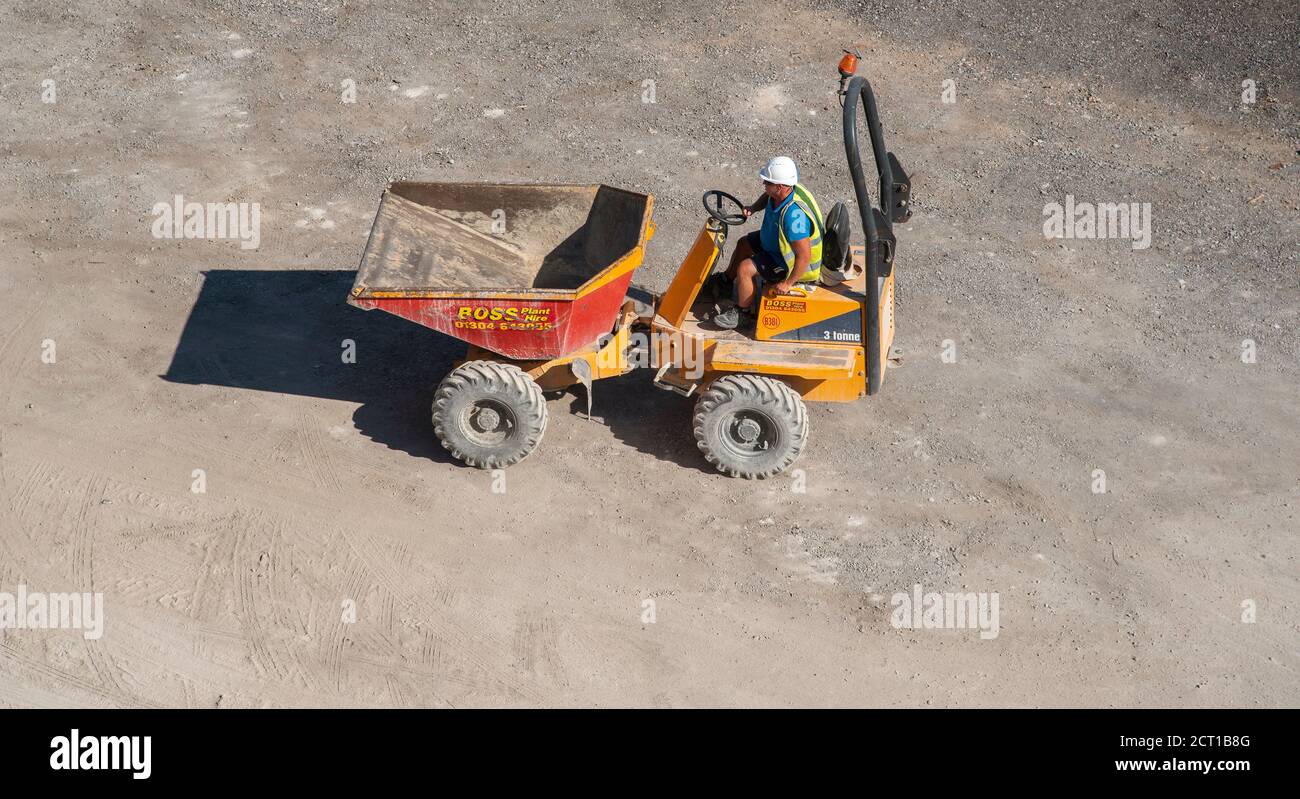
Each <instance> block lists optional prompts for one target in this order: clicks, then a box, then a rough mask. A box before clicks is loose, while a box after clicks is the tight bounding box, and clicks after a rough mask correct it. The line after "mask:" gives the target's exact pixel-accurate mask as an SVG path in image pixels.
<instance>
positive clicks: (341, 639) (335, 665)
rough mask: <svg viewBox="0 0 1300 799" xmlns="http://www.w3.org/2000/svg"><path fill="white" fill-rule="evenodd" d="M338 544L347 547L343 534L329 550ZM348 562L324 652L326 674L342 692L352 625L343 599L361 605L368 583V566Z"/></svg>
mask: <svg viewBox="0 0 1300 799" xmlns="http://www.w3.org/2000/svg"><path fill="white" fill-rule="evenodd" d="M337 546H342V547H343V548H345V549H346V548H347V543H346V542H345V541H343V539H342V536H338V537H337V538H336V539H335V540H334V542H332V543H331V546H330V550H329V551H333V550H334V548H335V547H337ZM346 563H347V564H348V565H347V571H346V572H345V574H344V578H343V588H342V594H341V596H340V597H339V600H340V602H339V605H338V613H339V616H338V620H337V621H335V622H333V623H332V624H330V625H329V629H330V631H331V633H332V635H331V636H330V638H329V639H328V640H327V641H326V642H325V645H324V648H323V649H324V651H323V652H322V659H323V661H324V666H325V673H326V676H327V678H328V679H329V681H330V683H331V684H332V685H333V686H334V690H335V691H338V692H340V693H341V692H342V691H343V650H344V647H345V646H346V645H347V642H348V640H349V636H348V632H349V630H350V629H351V627H352V625H351V624H350V623H347V622H344V621H343V607H342V600H345V599H346V600H351V601H352V602H353V603H354V605H355V606H359V605H360V604H361V598H362V595H363V593H364V592H365V589H366V587H367V585H368V583H367V581H366V567H365V565H364V564H363V563H362V562H361V560H360V559H358V558H348V559H347V560H346Z"/></svg>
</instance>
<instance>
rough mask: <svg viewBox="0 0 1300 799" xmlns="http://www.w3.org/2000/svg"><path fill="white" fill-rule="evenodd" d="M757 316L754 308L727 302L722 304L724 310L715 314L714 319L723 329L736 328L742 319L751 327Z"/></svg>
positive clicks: (746, 325) (714, 322)
mask: <svg viewBox="0 0 1300 799" xmlns="http://www.w3.org/2000/svg"><path fill="white" fill-rule="evenodd" d="M755 318H756V317H755V316H754V309H753V308H741V307H740V306H738V305H736V303H734V302H726V303H723V304H722V310H721V311H719V312H718V313H716V314H714V316H713V320H712V321H713V324H715V325H717V326H718V327H720V328H722V329H723V330H735V329H736V328H738V327H740V325H741V322H742V321H744V322H745V323H746V324H745V327H746V328H748V327H750V326H751V325H752V323H753V322H754V320H755Z"/></svg>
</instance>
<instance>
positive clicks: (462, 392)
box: [433, 361, 547, 469]
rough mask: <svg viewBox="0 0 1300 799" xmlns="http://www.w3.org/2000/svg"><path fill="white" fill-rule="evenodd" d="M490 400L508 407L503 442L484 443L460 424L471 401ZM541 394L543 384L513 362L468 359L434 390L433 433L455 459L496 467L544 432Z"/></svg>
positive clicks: (533, 445)
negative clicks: (508, 427)
mask: <svg viewBox="0 0 1300 799" xmlns="http://www.w3.org/2000/svg"><path fill="white" fill-rule="evenodd" d="M482 399H490V400H493V401H495V402H497V403H500V404H501V405H504V406H505V407H506V408H508V409H509V411H510V413H511V414H512V415H513V416H514V418H515V422H516V424H515V428H514V430H512V431H511V432H510V433H509V434H508V435H507V437H506V438H505V440H504V441H502V442H501V443H500V444H496V445H484V444H482V443H479V442H476V441H474V440H472V439H471V438H470V437H469V435H468V434H467V432H466V430H465V429H464V428H463V427H462V424H464V423H467V422H468V413H467V411H468V409H469V407H470V406H472V405H473V404H474V403H475V402H478V401H480V400H482ZM546 420H547V415H546V398H545V397H544V396H542V388H541V386H539V385H537V383H536V382H535V381H534V380H533V379H532V378H531V377H529V376H528V375H527V374H525V373H524V371H523V370H522V369H520V368H519V367H518V366H515V365H514V364H509V363H499V362H497V361H469V362H467V363H463V364H461V365H460V366H458V367H456V368H455V369H453V370H452V371H451V372H450V373H448V375H447V376H446V377H444V378H443V379H442V383H440V384H439V385H438V390H437V392H435V393H434V395H433V432H434V434H435V435H437V436H438V440H439V441H440V442H442V446H443V447H444V448H445V449H446V450H447V451H448V452H450V453H451V454H452V457H454V458H456V459H457V460H459V461H461V462H463V463H465V464H467V465H469V466H473V467H475V468H478V469H500V468H503V467H505V466H510V465H512V464H515V463H518V462H519V461H521V460H523V459H524V458H526V457H528V455H529V453H531V452H532V451H533V450H534V449H537V445H538V444H539V443H540V442H541V440H542V434H543V433H545V432H546Z"/></svg>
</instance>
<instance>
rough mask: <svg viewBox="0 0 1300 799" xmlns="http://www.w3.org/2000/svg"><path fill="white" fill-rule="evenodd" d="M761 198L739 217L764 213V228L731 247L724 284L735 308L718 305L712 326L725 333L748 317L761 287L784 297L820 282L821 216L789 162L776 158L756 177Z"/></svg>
mask: <svg viewBox="0 0 1300 799" xmlns="http://www.w3.org/2000/svg"><path fill="white" fill-rule="evenodd" d="M758 177H759V178H760V179H761V180H762V181H763V196H761V197H759V198H758V199H757V200H755V201H754V204H753V205H751V206H749V207H748V208H745V209H744V214H745V216H746V217H748V216H749V215H750V214H752V213H754V212H755V211H758V210H759V209H762V210H763V226H762V228H761V229H759V230H758V231H756V232H753V233H750V234H748V235H746V236H745V237H744V238H742V239H741V240H740V241H738V242H737V243H736V251H735V252H734V253H732V255H731V265H730V266H728V267H727V271H726V279H727V280H729V281H732V282H733V284H734V286H735V291H734V302H727V301H725V300H724V302H723V303H722V306H723V307H722V310H721V312H719V313H718V314H716V315H715V316H714V317H713V323H714V324H715V325H717V326H718V327H721V328H724V329H726V330H734V329H735V328H736V327H737V326H738V325H739V324H740V315H741V314H742V313H745V314H748V315H750V316H751V317H752V315H753V314H755V313H756V312H757V307H758V298H759V295H760V293H761V292H762V290H763V284H764V283H772V284H775V285H776V288H777V291H779V292H781V293H786V292H788V291H790V289H791V288H793V287H794V285H795V284H796V283H815V282H816V281H817V279H818V278H819V277H821V266H822V216H821V210H820V209H819V208H818V207H817V201H816V200H814V199H813V196H812V192H810V191H808V190H807V189H806V188H804V187H803V186H801V185H799V170H798V168H797V167H796V166H795V164H794V161H793V160H791V159H789V158H787V157H785V156H784V155H778V156H777V157H775V158H773V159H772V160H770V161H768V162H767V166H765V167H763V169H762V170H760V171H759V173H758Z"/></svg>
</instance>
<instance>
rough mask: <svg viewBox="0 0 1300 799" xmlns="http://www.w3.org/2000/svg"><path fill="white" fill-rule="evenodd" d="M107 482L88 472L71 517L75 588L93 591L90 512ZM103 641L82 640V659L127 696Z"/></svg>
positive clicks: (113, 687) (93, 560) (99, 476)
mask: <svg viewBox="0 0 1300 799" xmlns="http://www.w3.org/2000/svg"><path fill="white" fill-rule="evenodd" d="M107 485H108V479H107V478H106V477H103V476H101V475H92V476H91V477H90V478H88V479H87V480H86V485H85V489H84V490H83V491H82V495H81V503H80V504H79V505H78V506H77V511H76V515H75V516H74V517H73V519H72V546H71V552H72V582H73V585H74V586H75V587H76V590H78V591H89V592H92V593H94V592H95V589H96V586H95V550H94V534H93V532H92V531H91V519H90V517H91V515H92V511H93V510H95V509H97V508H98V507H99V504H100V502H99V501H100V500H101V499H102V498H103V497H104V491H105V488H106V487H107ZM103 641H104V639H103V638H100V639H98V640H90V639H84V642H85V643H84V646H85V648H86V659H87V660H88V661H89V662H90V666H91V668H92V669H94V671H95V675H96V676H97V677H99V680H100V682H102V683H103V684H104V685H107V686H111V687H112V689H113V690H114V691H115V692H116V693H118V694H122V695H124V696H130V695H131V692H130V691H128V690H127V689H126V688H125V687H123V685H122V683H121V681H120V680H118V678H117V675H118V672H119V671H120V668H119V667H118V665H117V663H115V662H114V660H113V657H112V656H111V655H110V654H109V653H108V651H107V647H106V646H105V645H104V643H103Z"/></svg>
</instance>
